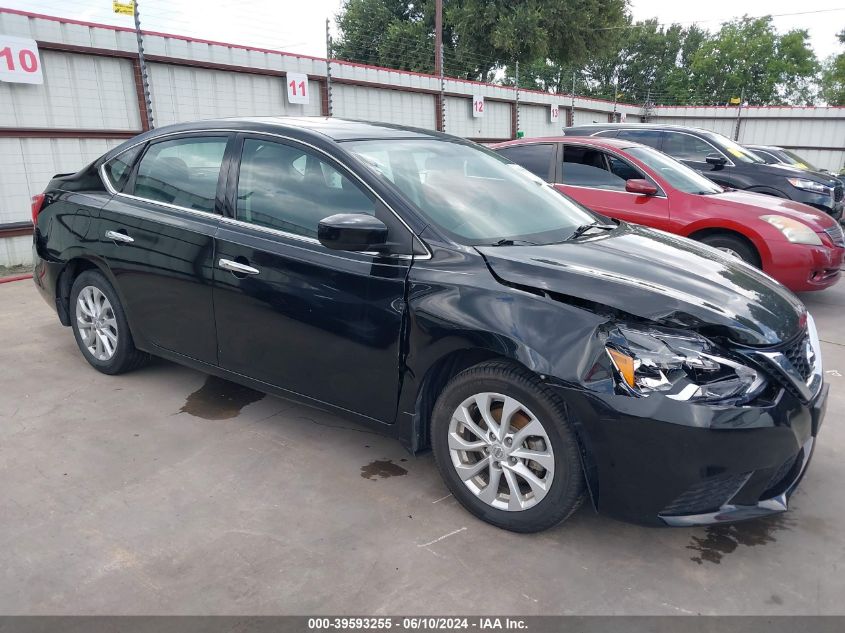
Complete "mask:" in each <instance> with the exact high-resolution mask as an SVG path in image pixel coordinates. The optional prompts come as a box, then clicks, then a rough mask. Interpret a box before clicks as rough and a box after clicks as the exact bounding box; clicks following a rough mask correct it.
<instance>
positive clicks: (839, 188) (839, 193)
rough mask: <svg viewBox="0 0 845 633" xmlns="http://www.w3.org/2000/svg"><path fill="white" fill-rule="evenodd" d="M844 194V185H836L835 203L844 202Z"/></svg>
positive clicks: (834, 191)
mask: <svg viewBox="0 0 845 633" xmlns="http://www.w3.org/2000/svg"><path fill="white" fill-rule="evenodd" d="M842 193H843V187H842V185H836V186H835V187H834V188H833V201H834V202H839V201H840V200H842Z"/></svg>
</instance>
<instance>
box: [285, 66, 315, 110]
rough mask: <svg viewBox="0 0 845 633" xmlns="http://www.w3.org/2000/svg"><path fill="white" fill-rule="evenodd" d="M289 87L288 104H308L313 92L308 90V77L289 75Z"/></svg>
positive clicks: (295, 74) (299, 74) (286, 79)
mask: <svg viewBox="0 0 845 633" xmlns="http://www.w3.org/2000/svg"><path fill="white" fill-rule="evenodd" d="M285 81H286V82H287V85H288V103H308V99H309V98H310V97H311V92H310V91H309V90H308V75H305V74H303V73H288V74H287V76H286V77H285Z"/></svg>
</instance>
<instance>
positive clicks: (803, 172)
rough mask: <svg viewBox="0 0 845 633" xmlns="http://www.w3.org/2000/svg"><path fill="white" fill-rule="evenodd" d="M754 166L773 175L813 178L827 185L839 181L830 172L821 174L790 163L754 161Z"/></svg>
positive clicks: (832, 184) (835, 183)
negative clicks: (768, 163) (761, 162)
mask: <svg viewBox="0 0 845 633" xmlns="http://www.w3.org/2000/svg"><path fill="white" fill-rule="evenodd" d="M754 166H755V168H757V169H759V170H760V171H762V172H765V173H767V174H772V175H774V176H783V177H784V178H803V179H804V180H813V181H815V182H820V183H822V184H823V185H826V186H828V187H835V186H836V185H838V184H839V181H838V180H836V179H835V178H833V177H832V176H831V175H830V174H822V173H820V172H817V171H811V170H809V169H800V168H798V167H792V166H791V165H781V164H779V163H774V164H771V165H767V164H758V163H754Z"/></svg>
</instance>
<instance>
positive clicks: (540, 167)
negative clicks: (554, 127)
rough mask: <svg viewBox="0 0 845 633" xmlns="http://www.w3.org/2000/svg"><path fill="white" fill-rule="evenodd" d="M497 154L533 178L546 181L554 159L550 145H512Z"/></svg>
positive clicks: (553, 148) (553, 152)
mask: <svg viewBox="0 0 845 633" xmlns="http://www.w3.org/2000/svg"><path fill="white" fill-rule="evenodd" d="M499 153H500V154H502V155H503V156H506V157H507V158H509V159H510V160H512V161H513V162H515V163H516V164H517V165H520V166H522V167H524V168H525V169H527V170H528V171H530V172H531V173H532V174H534V175H535V176H539V177H540V178H542V179H543V180H548V179H549V173H550V171H551V167H552V161H553V160H554V157H555V146H554V145H552V144H550V143H542V144H539V145H514V146H513V147H506V148H504V149H502V150H499Z"/></svg>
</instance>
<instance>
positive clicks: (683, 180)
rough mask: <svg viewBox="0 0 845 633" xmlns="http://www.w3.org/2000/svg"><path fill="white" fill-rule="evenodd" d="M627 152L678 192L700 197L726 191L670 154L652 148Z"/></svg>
mask: <svg viewBox="0 0 845 633" xmlns="http://www.w3.org/2000/svg"><path fill="white" fill-rule="evenodd" d="M625 151H626V152H628V154H630V155H631V156H633V157H634V158H636V159H637V160H639V161H641V162H642V163H644V164H645V165H646V166H647V167H651V168H652V169H653V170H654V171H656V172H657V173H658V174H660V175H661V176H662V177H663V179H664V180H665V181H666V182H668V183H669V184H670V185H672V187H673V188H675V189H677V190H678V191H683V192H684V193H695V194H699V195H707V194H713V193H722V191H724V189H722V188H721V187H720V186H719V185H717V184H716V183H715V182H713V181H712V180H710V179H709V178H705V177H704V176H702V175H701V174H699V173H698V172H697V171H695V170H693V169H690V168H689V167H687V166H686V165H684V164H683V163H681V162H680V161H677V160H675V159H674V158H672V157H671V156H669V155H668V154H664V153H663V152H658V151H657V150H656V149H652V148H651V147H629V148H627V149H626V150H625Z"/></svg>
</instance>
